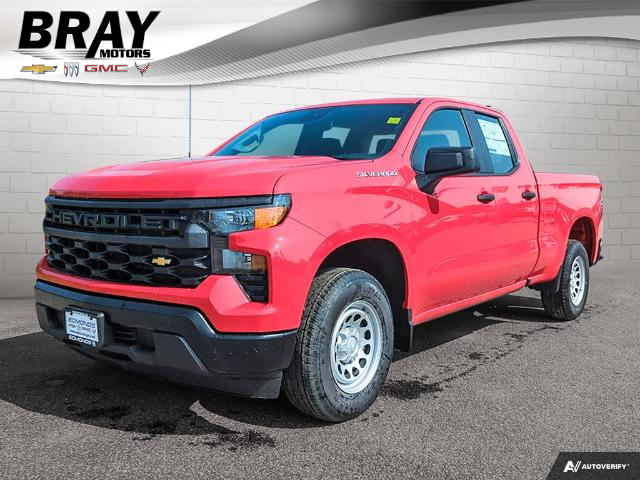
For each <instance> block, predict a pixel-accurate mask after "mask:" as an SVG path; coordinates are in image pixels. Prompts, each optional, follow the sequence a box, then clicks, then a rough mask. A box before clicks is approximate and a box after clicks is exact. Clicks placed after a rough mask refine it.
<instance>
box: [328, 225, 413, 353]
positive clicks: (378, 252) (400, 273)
mask: <svg viewBox="0 0 640 480" xmlns="http://www.w3.org/2000/svg"><path fill="white" fill-rule="evenodd" d="M337 267H346V268H355V269H358V270H363V271H365V272H367V273H368V274H370V275H371V276H373V277H374V278H375V279H376V280H378V282H380V284H381V285H382V287H383V288H384V289H385V292H386V293H387V296H388V297H389V301H390V303H391V310H392V312H393V324H394V346H395V348H398V349H400V350H403V351H409V350H410V348H411V343H412V337H413V323H412V319H411V309H410V308H407V307H406V305H407V302H408V291H409V288H408V278H409V277H408V274H407V265H406V262H405V259H404V256H403V254H402V251H401V249H400V248H399V247H398V245H397V244H396V243H395V242H393V241H391V240H389V239H387V238H380V237H366V238H358V239H351V240H349V241H346V242H344V243H341V244H339V245H336V246H334V248H333V249H331V250H330V251H329V252H328V253H327V254H326V255H325V256H324V258H323V260H322V262H321V263H320V265H319V267H318V269H317V271H316V275H317V274H318V272H320V271H322V270H326V269H328V268H337Z"/></svg>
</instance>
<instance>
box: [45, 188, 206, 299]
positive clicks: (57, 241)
mask: <svg viewBox="0 0 640 480" xmlns="http://www.w3.org/2000/svg"><path fill="white" fill-rule="evenodd" d="M46 204H47V208H46V214H45V219H44V232H45V235H46V238H47V241H46V245H47V252H48V261H49V265H50V266H51V267H52V268H55V269H57V270H60V271H62V272H65V273H69V274H73V275H77V276H80V277H85V278H91V279H94V280H103V281H110V282H121V283H130V284H140V285H149V286H170V287H186V288H194V287H196V286H198V285H199V284H200V283H201V282H202V281H203V280H204V279H205V278H206V277H207V276H208V275H210V274H211V249H210V243H209V234H208V232H207V231H206V230H205V229H204V228H203V227H201V226H200V225H198V224H196V223H193V220H192V214H193V208H191V209H189V208H188V207H189V205H188V203H187V202H178V203H176V202H169V204H168V202H167V201H105V200H86V199H79V200H76V199H69V198H58V197H48V198H47V200H46Z"/></svg>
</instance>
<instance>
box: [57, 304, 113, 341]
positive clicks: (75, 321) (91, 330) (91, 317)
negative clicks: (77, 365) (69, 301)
mask: <svg viewBox="0 0 640 480" xmlns="http://www.w3.org/2000/svg"><path fill="white" fill-rule="evenodd" d="M103 321H104V314H102V313H97V312H87V311H85V310H76V309H75V308H68V309H66V310H65V311H64V326H65V331H66V333H67V338H68V339H69V340H71V341H72V342H76V343H81V344H83V345H89V346H91V347H96V346H98V345H99V344H100V340H101V338H100V337H101V333H102V322H103Z"/></svg>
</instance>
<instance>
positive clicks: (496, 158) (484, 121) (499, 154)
mask: <svg viewBox="0 0 640 480" xmlns="http://www.w3.org/2000/svg"><path fill="white" fill-rule="evenodd" d="M476 119H477V121H478V125H479V127H480V131H481V132H482V137H483V139H484V142H485V145H486V147H487V150H488V151H489V161H490V163H491V167H492V170H493V173H508V172H510V171H511V170H513V168H514V167H515V165H516V162H515V160H514V158H513V155H512V153H511V147H510V145H509V141H508V140H507V135H506V133H505V131H504V128H503V126H502V125H501V123H500V121H499V120H498V119H497V118H494V117H489V116H487V115H481V114H479V113H476Z"/></svg>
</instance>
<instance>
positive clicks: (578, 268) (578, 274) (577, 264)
mask: <svg viewBox="0 0 640 480" xmlns="http://www.w3.org/2000/svg"><path fill="white" fill-rule="evenodd" d="M585 272H586V266H585V264H584V260H583V259H582V257H576V258H575V259H574V260H573V263H572V264H571V275H570V277H569V294H570V295H571V303H573V304H574V305H580V302H582V299H583V298H584V290H585V286H586V278H585Z"/></svg>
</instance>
